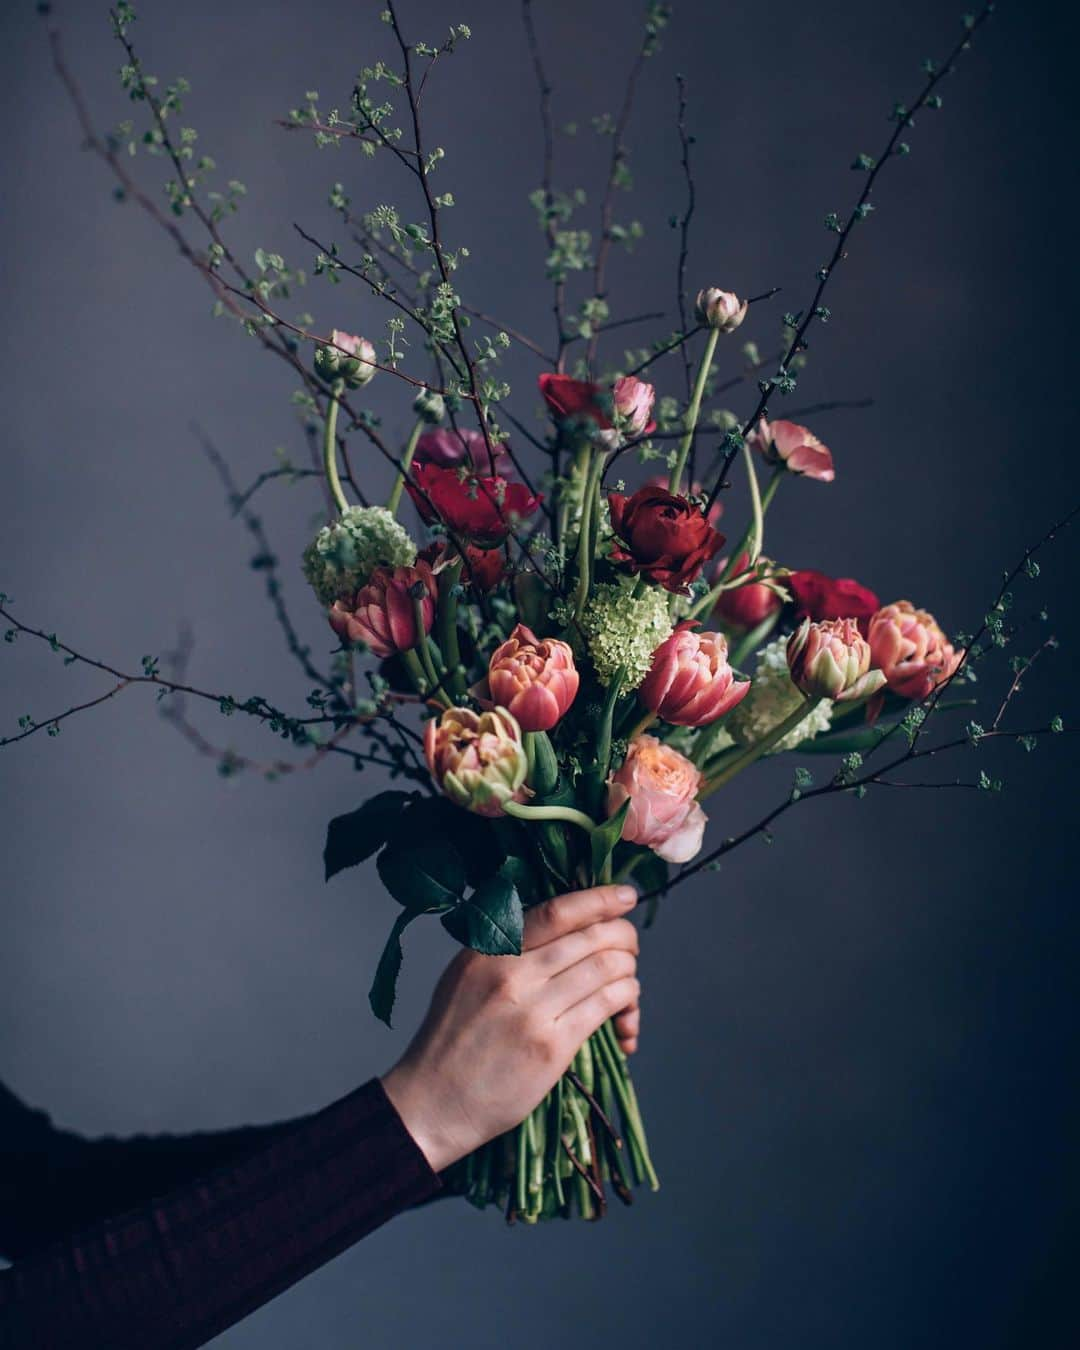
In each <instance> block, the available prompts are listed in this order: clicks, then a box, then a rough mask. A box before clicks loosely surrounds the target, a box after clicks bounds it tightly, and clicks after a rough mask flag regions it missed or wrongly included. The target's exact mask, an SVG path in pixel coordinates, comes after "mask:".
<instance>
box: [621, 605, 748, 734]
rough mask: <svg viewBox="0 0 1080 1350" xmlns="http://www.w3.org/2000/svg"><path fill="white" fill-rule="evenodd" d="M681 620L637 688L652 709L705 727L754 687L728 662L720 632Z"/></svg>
mask: <svg viewBox="0 0 1080 1350" xmlns="http://www.w3.org/2000/svg"><path fill="white" fill-rule="evenodd" d="M694 627H695V625H694V624H692V623H681V624H679V626H678V628H676V629H675V631H674V633H672V635H671V636H670V637H669V638H668V639H667V641H666V642H662V643H661V644H660V646H659V647H657V649H656V654H655V655H654V656H653V663H652V669H651V670H650V671H649V673H648V675H646V677H645V681H644V683H643V684H642V686H641V688H640V689H639V690H638V697H639V698H640V699H641V701H642V703H643V704H644V705H645V707H646V708H648V710H649V711H650V712H653V713H656V715H657V716H658V717H662V718H663V719H664V721H665V722H672V723H674V725H675V726H678V727H703V726H706V725H707V724H708V723H709V722H715V721H716V719H717V718H718V717H723V716H724V714H725V713H727V712H730V711H731V709H732V708H734V706H735V705H736V703H738V702H739V701H740V700H741V699H742V698H743V697H744V696H745V695H746V694H747V693H748V692H749V690H750V681H749V680H736V679H735V672H734V671H733V670H732V669H731V666H730V665H728V644H727V638H726V637H724V635H723V634H722V633H695V632H694Z"/></svg>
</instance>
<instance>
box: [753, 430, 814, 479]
mask: <svg viewBox="0 0 1080 1350" xmlns="http://www.w3.org/2000/svg"><path fill="white" fill-rule="evenodd" d="M746 443H747V445H749V446H750V448H751V449H752V450H758V451H760V452H761V454H762V455H763V456H764V457H765V462H766V463H767V464H772V465H773V466H774V467H779V466H780V465H783V466H784V468H785V469H788V470H789V471H790V472H791V473H800V474H802V475H803V477H804V478H816V479H817V480H818V482H820V483H831V482H832V480H833V479H834V478H835V477H836V471H835V469H834V468H833V458H832V452H831V451H830V449H829V447H828V446H827V445H825V444H824V443H823V442H822V441H820V440H819V439H818V438H817V437H816V436H815V435H814V433H813V432H812V431H809V430H808V429H807V428H806V427H802V426H800V425H799V424H798V422H785V421H779V422H767V421H766V420H765V418H764V417H763V418H762V419H761V421H760V422H759V423H758V424H757V426H756V427H755V428H754V430H753V431H752V432H751V433H750V435H749V436H748V437H747V438H746Z"/></svg>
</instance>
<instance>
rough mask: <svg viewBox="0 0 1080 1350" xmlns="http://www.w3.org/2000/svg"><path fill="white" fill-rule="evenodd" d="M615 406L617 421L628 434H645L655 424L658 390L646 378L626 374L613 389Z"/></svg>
mask: <svg viewBox="0 0 1080 1350" xmlns="http://www.w3.org/2000/svg"><path fill="white" fill-rule="evenodd" d="M611 394H612V399H613V400H614V406H615V421H616V424H617V425H618V427H619V429H620V430H621V431H624V432H626V434H627V435H628V436H643V435H645V433H646V432H648V431H651V430H652V429H653V427H654V426H655V423H654V422H653V420H652V409H653V402H654V401H655V399H656V390H655V389H654V388H653V387H652V385H651V384H646V383H645V381H644V380H638V379H635V377H634V376H633V375H624V376H623V377H622V378H621V379H618V380H616V381H615V383H614V385H613V386H612V390H611Z"/></svg>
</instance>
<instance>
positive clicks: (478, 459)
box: [416, 427, 510, 473]
mask: <svg viewBox="0 0 1080 1350" xmlns="http://www.w3.org/2000/svg"><path fill="white" fill-rule="evenodd" d="M491 449H492V453H493V454H494V456H495V472H496V473H505V472H506V469H507V467H508V466H509V463H510V455H509V452H508V451H507V449H506V446H505V445H502V444H501V443H499V442H496V441H493V442H492V444H491ZM416 463H417V464H438V465H439V466H440V467H441V468H444V469H449V468H453V467H454V465H456V464H464V465H465V467H466V468H469V469H474V470H475V471H476V472H477V473H490V472H491V455H489V454H488V448H487V444H486V442H485V441H484V435H483V432H480V431H474V430H473V429H472V428H470V427H462V428H461V430H460V431H454V430H453V429H452V428H451V427H440V428H439V430H438V431H425V432H424V433H423V435H422V436H421V437H420V439H419V440H418V441H417V442H416Z"/></svg>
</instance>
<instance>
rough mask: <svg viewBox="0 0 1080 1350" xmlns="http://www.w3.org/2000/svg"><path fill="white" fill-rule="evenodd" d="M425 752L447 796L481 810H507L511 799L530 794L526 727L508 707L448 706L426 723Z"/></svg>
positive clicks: (494, 813) (493, 812)
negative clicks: (523, 729) (480, 709)
mask: <svg viewBox="0 0 1080 1350" xmlns="http://www.w3.org/2000/svg"><path fill="white" fill-rule="evenodd" d="M424 757H425V759H426V760H427V765H428V768H429V769H430V770H431V776H432V778H434V780H435V782H436V783H437V784H438V786H439V787H440V788H441V789H442V791H443V792H444V793H445V794H446V795H447V797H449V798H450V800H451V801H452V802H455V803H456V804H457V805H458V806H463V807H464V808H465V809H466V810H467V811H473V812H475V813H476V814H477V815H478V816H501V815H505V812H504V810H503V807H504V805H505V804H506V803H507V802H508V801H515V802H521V801H524V800H525V798H526V797H527V796H528V795H529V790H528V788H527V787H526V786H525V775H526V774H527V773H528V768H529V764H528V758H527V756H526V754H525V747H524V745H523V744H522V742H521V728H520V727H519V726H518V724H517V721H516V720H515V718H514V716H513V714H512V713H509V712H507V710H506V709H505V708H492V709H490V710H489V711H487V712H482V713H475V712H473V711H472V709H471V708H446V709H444V711H443V712H441V713H440V714H439V716H438V717H433V718H432V719H431V721H430V722H428V724H427V726H426V727H425V728H424Z"/></svg>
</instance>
